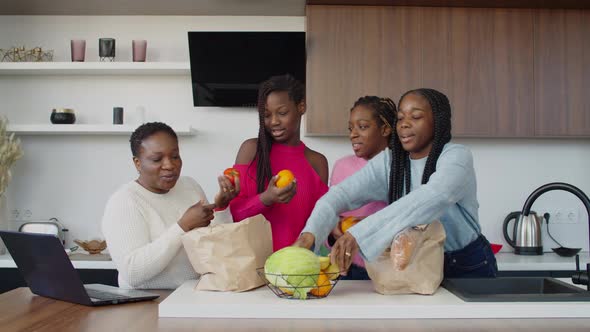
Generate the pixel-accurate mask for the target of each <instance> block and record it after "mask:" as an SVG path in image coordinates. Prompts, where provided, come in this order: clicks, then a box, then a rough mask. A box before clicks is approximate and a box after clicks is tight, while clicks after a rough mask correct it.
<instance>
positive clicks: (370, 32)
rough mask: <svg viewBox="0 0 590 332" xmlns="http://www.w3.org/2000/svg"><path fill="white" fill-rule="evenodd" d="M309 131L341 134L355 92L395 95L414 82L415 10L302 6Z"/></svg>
mask: <svg viewBox="0 0 590 332" xmlns="http://www.w3.org/2000/svg"><path fill="white" fill-rule="evenodd" d="M307 8H308V9H307V45H308V46H307V47H308V49H307V80H306V81H307V109H308V113H307V114H308V115H307V117H306V131H307V134H309V135H318V136H321V135H345V134H347V128H348V115H349V111H350V108H351V107H352V105H353V104H354V102H355V101H356V100H357V99H358V98H359V97H361V96H365V95H378V96H389V97H391V98H393V99H394V101H395V102H396V103H397V100H396V98H397V97H399V95H400V94H401V93H402V92H403V90H404V89H405V87H407V86H411V87H415V86H418V85H419V83H420V65H419V64H420V57H419V54H416V53H414V52H415V51H416V50H417V49H419V38H418V37H419V30H417V29H415V27H416V26H418V25H419V14H420V11H419V9H417V8H395V9H394V8H393V7H362V8H360V7H346V6H343V7H342V6H336V8H333V7H331V6H308V7H307Z"/></svg>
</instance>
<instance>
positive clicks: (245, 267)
mask: <svg viewBox="0 0 590 332" xmlns="http://www.w3.org/2000/svg"><path fill="white" fill-rule="evenodd" d="M182 244H183V246H184V250H185V251H186V253H187V255H188V258H189V261H190V262H191V265H192V266H193V268H194V269H195V271H196V272H197V273H199V274H201V278H200V280H199V282H198V283H197V286H196V288H195V289H196V290H212V291H233V292H243V291H247V290H250V289H253V288H257V287H260V286H262V285H264V281H263V280H262V279H261V278H260V277H259V276H258V274H257V273H256V269H257V268H261V267H264V263H265V262H266V259H267V258H268V256H270V255H271V254H272V233H271V230H270V223H269V222H268V221H267V220H266V219H265V218H264V217H263V216H262V215H257V216H254V217H251V218H248V219H245V220H242V221H241V222H237V223H232V224H219V225H211V226H209V227H203V228H197V229H194V230H192V231H190V232H188V233H186V234H185V235H183V236H182Z"/></svg>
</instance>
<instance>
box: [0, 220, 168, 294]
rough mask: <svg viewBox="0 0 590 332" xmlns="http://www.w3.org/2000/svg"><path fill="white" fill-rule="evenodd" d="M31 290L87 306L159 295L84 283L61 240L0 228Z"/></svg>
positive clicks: (3, 238)
mask: <svg viewBox="0 0 590 332" xmlns="http://www.w3.org/2000/svg"><path fill="white" fill-rule="evenodd" d="M0 237H2V240H3V241H4V244H5V245H6V248H7V249H8V251H9V252H10V255H11V256H12V258H13V259H14V262H15V263H16V266H17V267H18V269H19V271H20V273H21V275H22V276H23V278H24V279H25V281H26V282H27V285H28V286H29V288H30V289H31V292H33V293H34V294H37V295H41V296H45V297H50V298H53V299H57V300H62V301H67V302H73V303H78V304H82V305H87V306H99V305H106V304H119V303H127V302H136V301H144V300H153V299H155V298H158V297H159V295H158V294H153V293H148V292H144V291H139V290H127V289H120V288H117V287H113V286H107V285H102V284H87V285H84V284H83V283H82V280H81V279H80V275H79V274H78V272H77V271H76V269H74V266H73V265H72V262H71V261H70V259H69V258H68V255H67V254H66V251H65V250H64V247H63V245H62V243H61V242H60V240H59V239H58V238H57V237H56V236H54V235H50V234H36V233H23V232H8V231H0Z"/></svg>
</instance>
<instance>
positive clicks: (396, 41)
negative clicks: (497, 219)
mask: <svg viewBox="0 0 590 332" xmlns="http://www.w3.org/2000/svg"><path fill="white" fill-rule="evenodd" d="M556 13H557V14H556ZM544 15H545V16H546V15H549V16H551V17H553V16H554V15H557V16H558V17H559V15H563V16H564V18H563V19H562V20H561V21H559V22H561V23H559V22H558V23H557V24H561V25H562V26H561V27H560V28H551V27H547V28H543V26H542V25H543V22H544V21H546V20H548V19H547V18H545V16H544ZM566 16H567V17H566ZM568 18H571V22H569V23H568ZM551 20H555V19H553V18H551ZM553 24H555V23H553ZM589 24H590V18H589V17H588V11H582V10H577V11H554V10H537V9H506V8H494V9H490V8H428V7H362V6H356V7H348V6H307V33H308V73H307V101H308V113H307V117H306V126H307V134H308V135H318V136H319V135H345V134H346V128H347V120H348V112H349V110H350V107H351V106H352V104H353V102H354V100H356V98H358V97H360V96H363V95H366V94H376V95H380V96H388V97H391V98H392V99H394V100H395V101H396V103H397V99H398V98H399V97H400V95H401V94H402V93H403V92H405V91H407V90H410V89H413V88H417V87H431V88H435V89H437V90H440V91H442V92H444V93H445V94H447V96H448V97H449V99H450V101H451V105H452V108H453V135H454V136H455V137H535V136H537V137H546V136H576V135H578V136H590V123H589V121H590V111H589V103H588V102H587V101H584V100H583V99H581V98H578V97H577V96H578V95H579V96H580V97H581V96H582V93H583V92H582V91H590V89H589V88H590V87H589V86H588V84H589V82H590V75H589V74H590V72H589V70H590V67H589V65H590V59H589V58H588V57H589V56H590V48H589V47H588V44H589V42H590V39H588V38H587V37H586V40H585V41H581V39H582V36H583V35H584V36H589V35H590V30H589V28H588V25H589ZM537 25H541V27H539V28H537V27H536V26H537ZM581 26H582V28H581ZM544 29H545V30H550V35H551V36H552V37H546V36H545V35H544V34H545V32H544ZM572 30H575V31H572ZM553 40H555V41H557V40H559V41H561V42H562V43H563V44H564V47H563V49H562V48H557V49H556V48H555V47H553V46H551V45H553V44H555V43H556V42H554V41H553ZM568 41H569V42H568ZM574 41H579V42H578V43H575V42H574ZM568 45H569V46H568ZM568 47H569V48H568ZM575 47H577V48H575ZM564 49H565V50H564ZM539 57H542V58H541V59H539ZM565 60H567V61H565ZM543 61H545V62H543ZM553 62H558V63H559V64H560V66H561V68H559V67H558V68H554V67H551V65H550V64H551V63H553ZM546 71H547V72H546ZM554 76H556V77H557V82H555V79H553V77H554ZM543 77H547V78H550V79H549V80H548V81H547V82H544V81H543ZM539 80H541V81H539ZM555 84H558V85H559V84H560V88H562V89H563V88H564V87H566V86H568V87H570V89H573V90H570V91H569V92H567V96H568V100H569V103H570V104H568V103H567V102H566V101H560V105H561V106H560V107H558V105H556V102H555V100H557V99H559V98H557V97H560V96H562V97H563V96H565V93H566V92H563V90H559V89H555V87H554V86H553V85H555ZM560 91H562V92H560ZM548 98H549V99H551V100H552V102H549V101H547V100H546V99H548ZM572 98H573V99H575V101H573V100H571V99H572ZM540 103H543V104H544V105H547V106H545V107H539V104H540ZM566 108H567V110H565V109H566ZM546 109H547V110H549V109H550V110H551V112H549V111H545V110H546ZM545 113H548V114H545ZM546 119H550V120H546ZM547 121H549V123H550V124H553V123H556V124H558V127H559V128H563V130H561V131H560V132H558V134H552V133H551V132H550V131H548V129H547V127H543V124H545V123H547ZM541 129H543V130H541ZM549 129H551V130H555V129H554V128H551V127H549Z"/></svg>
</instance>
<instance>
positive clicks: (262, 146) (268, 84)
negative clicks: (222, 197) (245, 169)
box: [254, 74, 305, 193]
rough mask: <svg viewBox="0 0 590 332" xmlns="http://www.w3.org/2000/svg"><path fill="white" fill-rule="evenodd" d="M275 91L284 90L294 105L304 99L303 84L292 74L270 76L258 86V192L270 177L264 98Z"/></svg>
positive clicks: (269, 145)
mask: <svg viewBox="0 0 590 332" xmlns="http://www.w3.org/2000/svg"><path fill="white" fill-rule="evenodd" d="M275 91H286V92H287V93H288V94H289V99H291V100H292V101H293V102H294V103H295V105H296V106H299V105H300V104H301V103H302V102H303V101H304V99H305V86H304V85H303V83H301V82H300V81H298V80H296V79H295V78H294V77H293V76H291V75H289V74H286V75H279V76H272V77H271V78H269V79H268V80H266V81H264V82H262V83H261V84H260V87H259V88H258V117H259V121H260V128H259V130H258V141H257V143H256V155H255V157H254V160H256V162H257V164H256V185H257V190H258V193H261V192H263V191H264V189H265V188H266V184H267V183H268V182H269V181H270V179H271V178H272V171H271V168H270V148H271V147H272V142H273V139H272V136H271V135H270V133H269V132H268V131H267V130H266V127H265V125H264V113H265V112H266V99H267V98H268V95H270V94H271V93H272V92H275Z"/></svg>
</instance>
